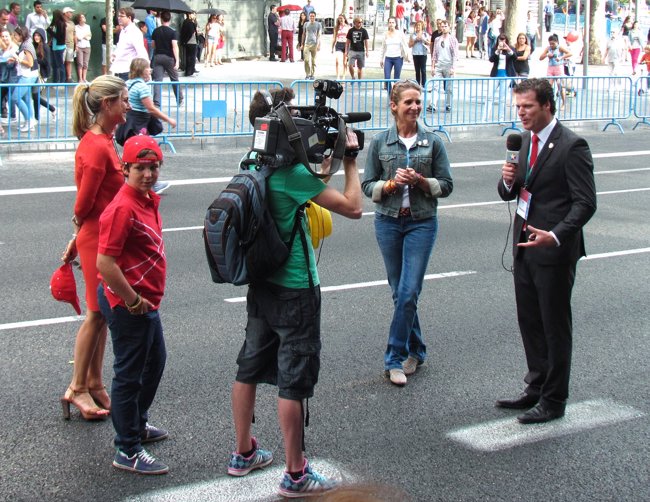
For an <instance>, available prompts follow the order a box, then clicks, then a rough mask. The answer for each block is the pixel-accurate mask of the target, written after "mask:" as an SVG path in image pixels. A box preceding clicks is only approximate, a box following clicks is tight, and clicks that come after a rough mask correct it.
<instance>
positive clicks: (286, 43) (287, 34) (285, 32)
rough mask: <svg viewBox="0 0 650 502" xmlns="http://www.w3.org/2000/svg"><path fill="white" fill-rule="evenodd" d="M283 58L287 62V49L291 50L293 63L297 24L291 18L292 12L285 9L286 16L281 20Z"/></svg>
mask: <svg viewBox="0 0 650 502" xmlns="http://www.w3.org/2000/svg"><path fill="white" fill-rule="evenodd" d="M280 29H281V30H282V31H281V40H282V52H281V55H282V57H281V58H280V59H281V60H282V62H283V63H284V62H285V61H286V60H287V49H289V61H291V62H292V63H293V61H294V59H293V33H294V32H295V31H296V22H295V21H294V20H293V17H291V11H290V10H289V9H284V15H283V16H282V17H281V18H280Z"/></svg>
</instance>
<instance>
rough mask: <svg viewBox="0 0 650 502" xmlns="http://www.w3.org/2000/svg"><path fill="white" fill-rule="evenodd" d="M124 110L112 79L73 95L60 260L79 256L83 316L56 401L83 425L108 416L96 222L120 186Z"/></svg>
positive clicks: (122, 87) (124, 100) (121, 92)
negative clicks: (69, 192)
mask: <svg viewBox="0 0 650 502" xmlns="http://www.w3.org/2000/svg"><path fill="white" fill-rule="evenodd" d="M130 109H131V107H130V106H129V97H128V92H127V89H126V84H125V83H124V81H123V80H122V79H120V78H118V77H114V76H110V75H103V76H101V77H97V78H96V79H95V80H93V81H92V83H90V84H89V85H79V86H78V87H77V88H76V89H75V93H74V97H73V124H72V128H73V132H74V134H75V136H77V137H78V138H79V139H80V140H81V141H80V142H79V146H78V147H77V152H76V154H75V175H74V178H75V184H76V185H77V198H76V200H75V205H74V215H73V217H72V224H73V226H74V234H73V238H72V240H71V241H70V242H69V243H68V246H67V247H66V250H65V251H64V252H63V256H62V257H61V259H62V260H63V261H64V262H65V263H67V262H69V261H71V260H73V259H74V258H75V257H76V256H77V254H78V255H79V258H80V260H81V266H82V270H83V275H84V282H85V283H86V309H87V310H86V319H85V320H84V321H83V323H82V324H81V327H80V328H79V332H78V333H77V339H76V342H75V348H74V371H73V373H72V381H71V382H70V386H69V387H68V389H67V390H66V392H65V394H64V395H63V397H62V398H61V405H62V406H63V416H64V417H65V418H70V404H73V405H74V406H76V407H77V408H78V409H79V411H80V412H81V415H82V416H83V418H85V419H86V420H98V419H104V418H106V416H107V415H108V414H109V413H110V407H111V401H110V398H109V396H108V393H107V392H106V388H105V387H104V384H103V381H102V367H103V365H104V350H105V348H106V335H107V330H106V320H105V319H104V317H103V316H102V314H101V313H100V310H99V305H98V303H97V286H98V285H99V279H98V278H97V275H98V273H97V266H96V262H97V245H98V240H99V216H100V215H101V214H102V211H103V210H104V209H105V208H106V206H107V205H108V203H109V202H111V200H113V197H114V196H115V194H116V193H117V192H118V191H119V189H120V187H121V186H122V185H123V184H124V175H123V174H122V171H121V165H120V159H119V157H118V154H117V150H116V148H115V143H114V141H113V132H114V131H115V128H116V127H117V126H118V125H119V124H122V123H123V122H124V121H125V120H126V112H127V111H128V110H130Z"/></svg>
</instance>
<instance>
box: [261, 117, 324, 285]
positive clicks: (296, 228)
mask: <svg viewBox="0 0 650 502" xmlns="http://www.w3.org/2000/svg"><path fill="white" fill-rule="evenodd" d="M292 123H293V121H292ZM301 146H302V143H301ZM304 151H305V150H304V149H303V152H304ZM305 156H306V155H305ZM260 172H261V173H262V174H263V175H264V178H265V179H266V181H267V183H268V179H269V178H270V177H271V176H272V175H273V173H274V172H275V168H272V167H269V166H267V165H263V166H262V167H261V168H260ZM307 203H308V202H305V203H304V204H301V205H300V206H298V209H296V214H295V216H294V221H293V228H292V229H291V237H290V238H289V242H288V243H287V248H288V249H289V252H291V248H292V247H293V241H294V240H295V238H296V233H298V232H299V233H300V241H301V242H302V250H303V254H304V255H305V263H306V264H307V274H308V275H309V287H310V289H314V279H313V277H312V276H311V269H310V268H309V247H308V246H307V236H306V235H305V229H304V228H303V227H302V219H303V218H304V216H305V208H306V207H307Z"/></svg>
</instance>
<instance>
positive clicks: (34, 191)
mask: <svg viewBox="0 0 650 502" xmlns="http://www.w3.org/2000/svg"><path fill="white" fill-rule="evenodd" d="M638 155H650V150H639V151H636V152H610V153H597V154H594V155H593V158H594V159H601V158H602V159H604V158H616V157H635V156H638ZM501 164H503V160H485V161H482V162H452V163H451V167H452V168H456V167H480V166H496V165H501ZM647 170H650V168H638V169H621V170H611V171H595V172H594V174H621V173H631V172H637V171H647ZM363 172H364V170H363V169H360V170H359V173H360V174H363ZM343 174H344V173H343V172H342V171H339V172H337V173H335V174H334V176H343ZM231 178H232V176H225V177H221V178H196V179H184V180H165V181H168V182H169V184H170V185H171V186H181V185H202V184H208V183H228V182H229V181H230V180H231ZM641 190H644V189H641ZM645 190H648V189H645ZM76 191H77V187H75V186H64V187H43V188H14V189H10V190H0V197H2V196H6V195H38V194H46V193H63V192H76ZM603 193H619V192H603ZM486 204H487V203H486Z"/></svg>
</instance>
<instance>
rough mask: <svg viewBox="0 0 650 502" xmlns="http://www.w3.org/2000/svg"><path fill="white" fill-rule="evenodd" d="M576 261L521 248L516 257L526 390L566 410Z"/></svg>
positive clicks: (551, 404)
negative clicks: (542, 259)
mask: <svg viewBox="0 0 650 502" xmlns="http://www.w3.org/2000/svg"><path fill="white" fill-rule="evenodd" d="M575 272H576V264H575V263H572V264H560V265H540V264H538V263H536V262H535V261H533V260H531V259H530V254H529V253H527V252H526V251H524V252H523V253H522V252H521V251H520V252H519V253H518V254H517V258H516V259H515V262H514V282H515V296H516V299H517V318H518V320H519V329H520V331H521V337H522V341H523V344H524V351H525V353H526V362H527V364H528V373H527V375H526V377H525V378H524V381H525V382H526V383H527V384H528V387H527V389H526V392H527V393H528V394H531V395H535V396H541V399H540V402H541V403H542V404H544V405H545V406H548V407H550V408H554V409H561V410H564V406H565V404H566V400H567V398H568V396H569V374H570V372H571V349H572V339H573V338H572V316H571V291H572V289H573V283H574V281H575Z"/></svg>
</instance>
